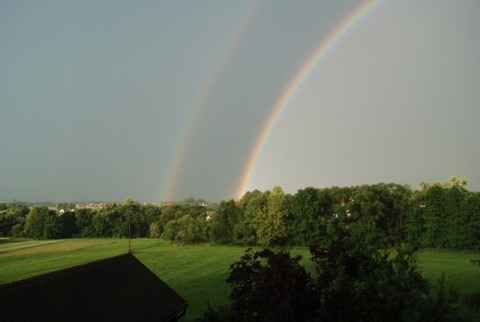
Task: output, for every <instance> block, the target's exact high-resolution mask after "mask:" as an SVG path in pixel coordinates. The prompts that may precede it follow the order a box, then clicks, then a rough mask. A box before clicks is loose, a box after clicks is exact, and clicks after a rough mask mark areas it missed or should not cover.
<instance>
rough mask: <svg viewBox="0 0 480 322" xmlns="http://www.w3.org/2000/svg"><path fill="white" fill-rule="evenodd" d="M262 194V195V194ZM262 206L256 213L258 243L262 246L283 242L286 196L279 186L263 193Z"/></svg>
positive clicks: (285, 231)
mask: <svg viewBox="0 0 480 322" xmlns="http://www.w3.org/2000/svg"><path fill="white" fill-rule="evenodd" d="M262 196H263V195H262ZM263 198H266V199H264V203H263V207H262V208H261V209H260V211H259V212H258V213H257V214H256V217H255V219H254V220H255V222H256V228H257V237H258V243H259V244H260V245H264V246H270V245H277V244H284V243H285V242H286V240H287V237H288V231H287V224H286V223H287V222H286V221H287V216H288V207H287V198H286V196H285V194H284V192H283V190H282V188H280V187H278V186H277V187H274V188H273V189H272V191H271V192H270V191H269V192H267V193H266V194H265V196H264V197H263Z"/></svg>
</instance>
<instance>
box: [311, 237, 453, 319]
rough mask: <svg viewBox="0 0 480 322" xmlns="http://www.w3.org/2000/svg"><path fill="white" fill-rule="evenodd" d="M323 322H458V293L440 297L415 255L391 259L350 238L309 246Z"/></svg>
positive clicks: (404, 253) (400, 254) (441, 288)
mask: <svg viewBox="0 0 480 322" xmlns="http://www.w3.org/2000/svg"><path fill="white" fill-rule="evenodd" d="M310 251H311V252H312V255H313V256H312V260H313V261H314V262H315V263H316V270H317V278H316V282H315V286H316V290H317V292H318V293H317V294H318V297H319V309H318V311H317V312H318V315H317V317H316V319H317V320H320V321H386V320H389V321H456V320H457V319H458V316H457V315H456V312H455V311H454V309H453V308H452V304H453V303H454V302H455V301H458V294H457V293H456V292H455V291H453V290H451V291H450V292H448V293H447V292H444V283H440V284H439V289H438V292H437V293H438V295H437V297H432V296H431V294H430V289H431V287H430V285H429V283H428V282H427V280H426V279H424V278H423V277H422V276H421V274H420V273H419V272H418V270H417V266H416V256H415V254H414V253H413V252H411V251H402V250H399V251H398V254H397V256H396V257H395V258H393V259H392V260H389V254H388V253H386V254H380V253H379V252H378V251H376V250H374V249H373V248H371V247H365V245H362V244H358V243H357V242H353V241H351V240H349V239H348V238H345V239H342V240H337V241H335V242H333V243H332V244H331V245H330V246H329V247H325V248H320V247H317V246H311V247H310Z"/></svg>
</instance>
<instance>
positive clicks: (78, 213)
mask: <svg viewBox="0 0 480 322" xmlns="http://www.w3.org/2000/svg"><path fill="white" fill-rule="evenodd" d="M95 215H96V212H94V211H93V210H92V209H89V208H80V209H76V210H75V225H76V226H77V231H78V233H77V235H78V237H82V238H85V237H95V236H96V234H95V227H94V225H93V223H94V219H93V218H94V217H95Z"/></svg>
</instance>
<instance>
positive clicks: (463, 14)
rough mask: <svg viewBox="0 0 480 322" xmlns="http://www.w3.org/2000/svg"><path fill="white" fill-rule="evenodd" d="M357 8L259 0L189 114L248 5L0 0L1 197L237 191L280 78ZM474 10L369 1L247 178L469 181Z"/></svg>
mask: <svg viewBox="0 0 480 322" xmlns="http://www.w3.org/2000/svg"><path fill="white" fill-rule="evenodd" d="M362 3H363V2H362V1H335V2H333V1H294V2H293V1H266V2H262V3H260V4H259V5H258V11H256V12H255V13H254V15H253V16H252V20H251V23H249V24H248V25H247V27H246V29H245V30H244V32H243V33H242V34H241V35H240V36H239V37H238V41H237V42H236V43H235V46H234V50H233V51H232V52H231V54H230V55H229V56H228V57H226V58H225V59H224V60H223V61H224V62H225V65H224V66H221V67H222V68H220V71H221V73H220V74H219V76H218V80H217V82H215V86H214V87H213V90H212V92H211V95H210V96H209V97H208V99H207V103H206V104H205V108H204V109H203V110H202V111H201V113H200V115H198V116H197V117H196V118H195V119H194V120H193V121H192V122H190V123H189V122H188V117H189V116H190V115H192V111H194V110H195V108H196V103H197V102H196V99H197V98H198V97H199V95H200V94H201V93H199V92H200V91H201V90H202V88H204V85H205V84H206V82H208V81H209V80H211V78H209V77H211V75H212V71H213V70H214V69H215V68H218V67H219V66H217V65H216V64H218V62H219V58H220V56H221V54H222V53H223V52H225V49H226V46H228V45H229V43H231V42H230V40H231V39H232V37H234V35H236V34H237V35H238V28H239V26H241V23H242V21H243V20H244V19H245V18H246V16H247V15H248V14H249V13H250V12H251V9H252V8H254V7H255V5H256V4H255V2H254V1H228V2H225V1H191V2H190V1H135V2H130V1H41V2H39V1H3V0H2V1H0V147H1V149H0V160H1V161H0V200H11V199H17V200H25V201H40V200H48V201H68V200H70V201H74V200H75V201H80V200H105V201H122V200H123V199H125V198H126V197H131V198H132V199H134V200H138V201H141V202H143V201H146V202H158V201H162V198H164V196H165V195H166V194H167V190H169V189H171V190H172V191H170V192H168V193H169V194H170V195H171V196H173V197H172V198H174V199H177V200H183V199H184V198H186V197H190V196H193V197H195V198H203V199H207V200H211V201H218V200H225V199H229V198H232V197H234V196H235V192H236V190H237V188H238V185H239V182H240V180H241V175H242V173H243V171H244V168H245V166H246V162H247V159H248V156H249V155H250V153H251V150H252V148H253V146H254V143H255V141H256V140H257V138H258V135H259V133H260V131H261V129H262V126H263V124H264V123H265V121H266V119H267V117H268V115H269V113H270V112H271V110H272V108H273V105H274V104H275V102H276V100H277V99H278V97H279V96H280V95H281V93H282V91H283V90H284V89H285V86H287V84H288V82H289V80H290V79H291V78H292V77H293V76H294V74H295V72H296V71H297V70H298V69H299V68H300V67H301V66H302V64H303V63H304V61H305V60H306V59H307V58H308V57H309V55H310V54H311V53H312V52H313V51H314V50H315V48H316V47H317V46H318V45H319V44H320V43H321V42H322V40H324V39H325V38H326V37H328V35H329V33H330V32H332V31H333V30H334V29H335V26H337V25H338V24H339V23H340V22H341V21H342V20H343V19H345V17H346V16H348V14H349V13H351V12H353V11H354V10H355V8H357V7H358V6H360V5H361V4H362ZM478 17H480V2H478V1H426V0H425V1H420V2H419V1H395V0H391V1H384V2H382V3H380V4H379V5H378V6H376V7H375V8H374V10H373V11H372V12H370V13H369V14H368V15H367V16H366V17H364V19H362V20H361V21H360V22H359V23H358V24H357V25H356V26H355V27H354V28H352V29H351V30H349V31H348V32H347V33H346V34H345V35H344V36H343V37H341V39H340V40H339V41H338V43H337V44H335V46H334V48H333V49H332V50H331V51H330V52H329V54H328V56H327V57H326V58H325V59H323V60H322V61H321V62H320V64H319V65H318V66H317V67H316V68H315V70H314V71H313V72H312V74H311V75H310V77H309V78H308V79H307V80H306V81H305V83H304V85H303V86H302V87H301V88H300V89H299V91H298V92H297V93H296V95H295V97H294V98H293V99H292V101H291V102H290V103H289V105H288V106H287V107H286V109H285V111H284V113H283V115H282V117H281V119H280V121H279V122H278V124H277V125H276V126H275V128H274V130H273V131H272V133H271V136H270V138H269V140H268V141H267V144H266V146H265V149H264V151H263V153H262V154H261V157H260V159H259V160H258V164H257V167H256V170H255V172H254V176H253V177H252V179H251V181H250V185H251V186H250V187H249V188H250V189H256V188H258V189H260V190H266V189H271V188H272V187H273V186H274V185H280V186H282V187H283V188H284V190H285V191H286V192H290V193H294V192H295V191H296V190H297V189H301V188H305V187H307V186H314V187H319V188H320V187H330V186H333V185H337V186H344V185H357V184H371V183H377V182H395V183H400V184H403V183H408V184H411V185H412V186H413V187H414V188H416V187H418V183H419V182H420V181H422V180H424V181H446V180H448V178H449V177H450V176H451V175H458V176H462V177H463V176H465V177H468V178H469V179H470V183H469V185H468V186H467V187H468V188H469V189H470V190H474V191H480V172H479V171H478V164H480V149H479V143H478V138H480V129H479V126H478V121H479V120H480V109H479V107H478V102H479V101H480V91H479V90H478V85H479V84H480V64H478V57H480V36H479V35H480V33H479V31H480V21H479V19H478ZM236 32H237V33H236ZM187 126H188V128H190V129H191V131H192V135H191V138H190V139H189V140H188V142H186V143H185V142H182V139H181V138H182V136H183V135H184V132H185V128H186V127H187ZM184 143H185V144H187V146H188V149H187V150H186V153H185V155H184V157H183V158H182V160H180V163H179V164H180V165H181V166H180V167H179V174H178V177H177V178H176V181H175V183H174V184H173V183H172V182H169V178H170V177H171V171H173V167H172V161H173V160H175V153H176V151H177V150H178V146H179V145H180V144H184ZM177 161H178V160H177Z"/></svg>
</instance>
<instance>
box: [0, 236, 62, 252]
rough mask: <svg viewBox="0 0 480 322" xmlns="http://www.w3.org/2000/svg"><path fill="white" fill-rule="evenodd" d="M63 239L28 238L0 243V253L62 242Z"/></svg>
mask: <svg viewBox="0 0 480 322" xmlns="http://www.w3.org/2000/svg"><path fill="white" fill-rule="evenodd" d="M63 242H65V240H64V239H58V240H42V241H39V240H28V241H19V242H13V243H6V244H0V253H7V252H13V251H17V250H21V249H27V248H33V247H39V246H45V245H49V244H56V243H63Z"/></svg>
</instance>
